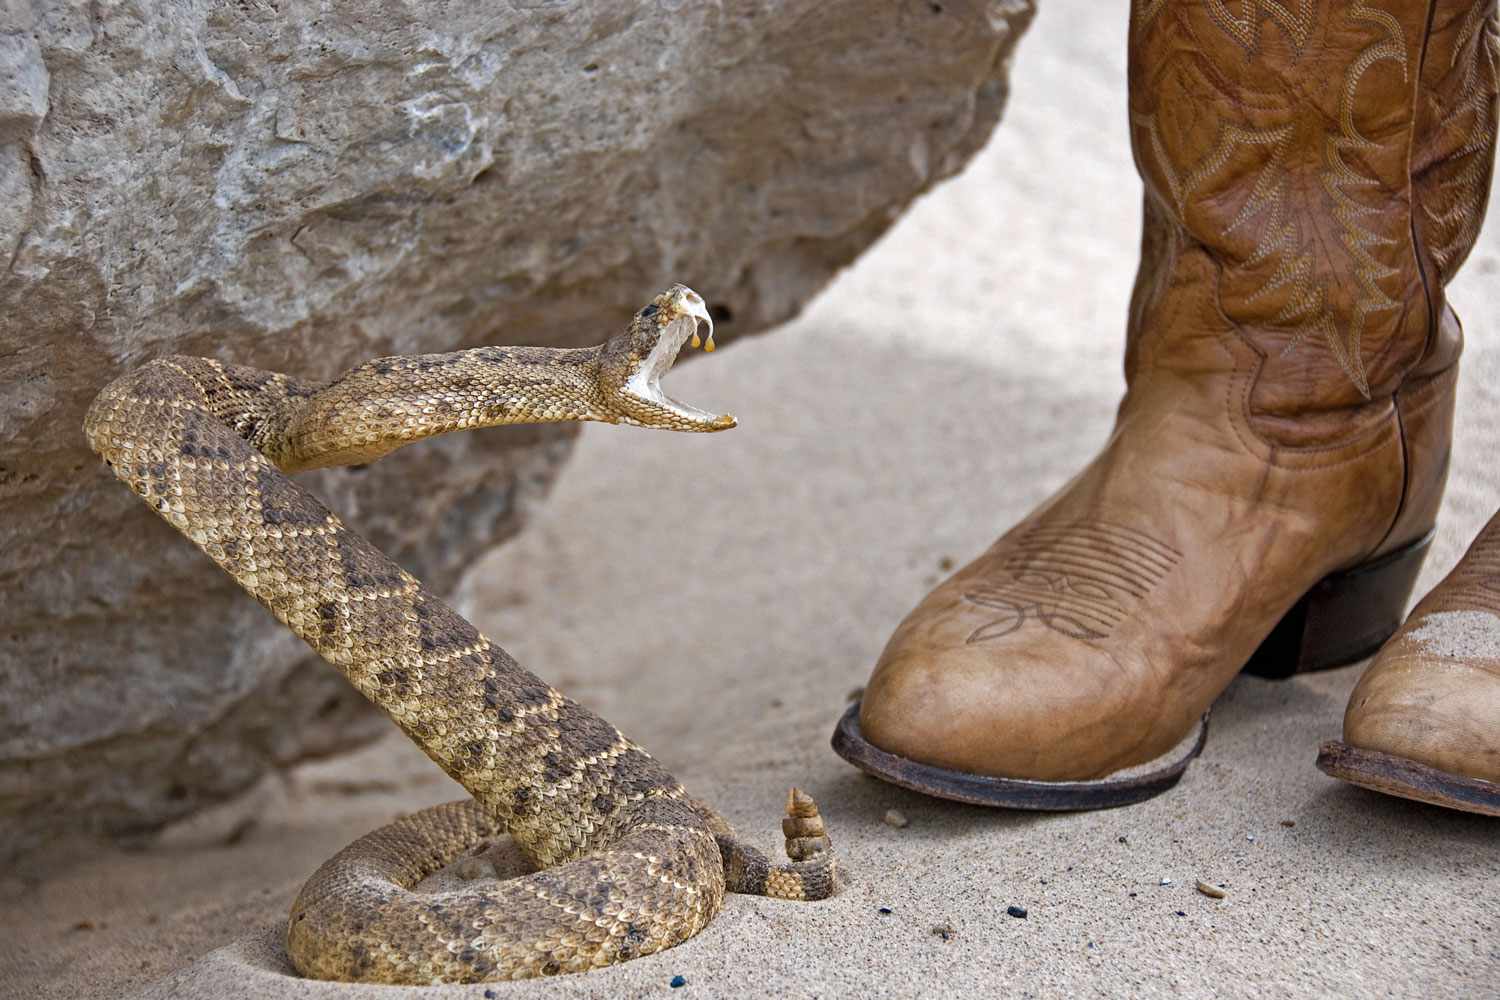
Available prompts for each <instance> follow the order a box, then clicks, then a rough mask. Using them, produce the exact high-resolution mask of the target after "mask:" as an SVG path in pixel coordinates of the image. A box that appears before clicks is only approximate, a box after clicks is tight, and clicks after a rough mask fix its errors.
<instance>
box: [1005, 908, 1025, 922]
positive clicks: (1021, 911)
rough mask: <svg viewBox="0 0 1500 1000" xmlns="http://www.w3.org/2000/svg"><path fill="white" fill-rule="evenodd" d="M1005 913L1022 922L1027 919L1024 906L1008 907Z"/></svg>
mask: <svg viewBox="0 0 1500 1000" xmlns="http://www.w3.org/2000/svg"><path fill="white" fill-rule="evenodd" d="M1005 912H1006V913H1009V914H1010V915H1011V916H1013V917H1018V918H1020V919H1021V920H1025V919H1026V907H1024V906H1007V907H1006V908H1005Z"/></svg>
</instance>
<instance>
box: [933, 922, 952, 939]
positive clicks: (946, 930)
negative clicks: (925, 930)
mask: <svg viewBox="0 0 1500 1000" xmlns="http://www.w3.org/2000/svg"><path fill="white" fill-rule="evenodd" d="M932 934H933V937H938V938H942V939H943V940H944V941H952V940H953V939H954V938H956V937H958V931H957V930H955V929H954V928H953V925H952V924H938V925H937V926H936V927H934V928H933V929H932Z"/></svg>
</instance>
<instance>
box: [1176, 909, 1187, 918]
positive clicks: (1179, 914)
mask: <svg viewBox="0 0 1500 1000" xmlns="http://www.w3.org/2000/svg"><path fill="white" fill-rule="evenodd" d="M1177 915H1178V916H1179V917H1185V916H1187V913H1185V912H1184V911H1182V910H1178V911H1177Z"/></svg>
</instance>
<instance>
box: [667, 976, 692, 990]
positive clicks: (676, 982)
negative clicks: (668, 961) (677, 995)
mask: <svg viewBox="0 0 1500 1000" xmlns="http://www.w3.org/2000/svg"><path fill="white" fill-rule="evenodd" d="M668 985H670V986H671V987H672V989H674V990H675V989H677V988H678V987H681V986H686V985H687V980H686V979H684V978H683V977H682V976H673V977H672V982H671V983H670V984H668Z"/></svg>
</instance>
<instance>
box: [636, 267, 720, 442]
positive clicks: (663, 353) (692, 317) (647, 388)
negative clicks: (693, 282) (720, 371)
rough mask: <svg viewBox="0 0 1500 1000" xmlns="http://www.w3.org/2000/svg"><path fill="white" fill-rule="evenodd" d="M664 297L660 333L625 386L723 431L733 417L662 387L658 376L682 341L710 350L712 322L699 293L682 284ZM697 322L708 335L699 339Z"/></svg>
mask: <svg viewBox="0 0 1500 1000" xmlns="http://www.w3.org/2000/svg"><path fill="white" fill-rule="evenodd" d="M668 296H669V297H668V299H667V302H666V304H665V305H663V306H660V307H659V309H660V312H661V313H662V314H663V324H662V327H661V334H660V336H659V337H658V338H657V341H656V344H655V345H654V346H653V347H652V348H651V353H650V354H648V355H647V356H646V360H645V361H643V362H641V365H640V367H639V368H637V369H636V371H635V373H634V374H632V375H631V376H630V378H629V380H627V381H626V383H625V389H626V391H627V392H629V393H631V394H632V395H634V396H636V397H637V398H639V399H643V400H645V401H646V402H648V403H652V404H654V405H656V406H660V407H663V408H664V409H667V410H670V411H671V412H673V413H675V414H677V415H678V416H680V417H682V418H683V419H684V420H688V421H691V422H692V423H694V424H701V425H705V426H706V427H707V428H709V429H712V430H727V429H728V428H730V427H733V426H735V424H736V423H737V421H736V420H735V419H734V417H732V416H730V415H729V414H727V413H710V412H708V411H707V410H700V409H698V408H697V407H696V406H690V405H689V404H687V403H684V402H681V401H680V400H676V399H673V398H672V397H671V396H668V395H667V394H666V392H664V391H663V390H662V387H661V379H662V376H663V375H665V374H666V373H667V372H668V371H669V370H671V368H672V364H673V363H674V362H675V361H676V360H677V355H678V354H679V353H680V352H681V351H682V348H683V345H684V344H691V345H692V346H693V347H702V348H703V349H704V350H705V351H710V352H711V351H713V349H714V321H713V317H712V316H710V315H709V313H708V305H707V303H705V302H704V301H703V296H701V295H699V294H698V293H697V292H695V291H693V290H692V289H691V288H688V287H687V286H686V285H676V286H674V287H673V288H672V289H671V291H670V292H669V293H668ZM700 323H706V324H708V334H707V336H705V337H701V338H700V337H699V336H698V325H699V324H700Z"/></svg>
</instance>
